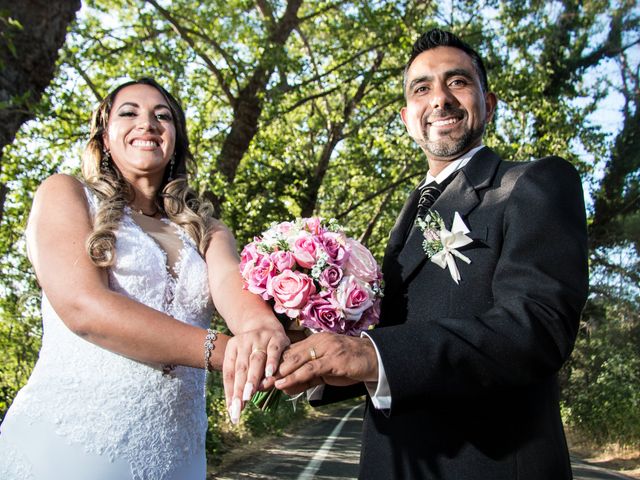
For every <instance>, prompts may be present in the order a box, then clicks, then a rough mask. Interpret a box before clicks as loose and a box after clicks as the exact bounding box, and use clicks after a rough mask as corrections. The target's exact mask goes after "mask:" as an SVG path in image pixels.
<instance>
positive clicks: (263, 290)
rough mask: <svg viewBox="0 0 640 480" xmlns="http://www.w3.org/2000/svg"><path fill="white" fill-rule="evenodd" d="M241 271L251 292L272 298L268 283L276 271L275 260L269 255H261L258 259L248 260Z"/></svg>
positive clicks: (265, 297)
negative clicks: (268, 290)
mask: <svg viewBox="0 0 640 480" xmlns="http://www.w3.org/2000/svg"><path fill="white" fill-rule="evenodd" d="M241 273H242V277H243V278H244V281H245V284H246V287H247V289H248V290H249V291H250V292H251V293H255V294H257V295H260V296H261V297H262V298H263V299H264V300H268V299H269V298H270V295H269V293H268V292H267V285H268V284H269V280H270V279H271V278H272V277H273V276H274V275H275V274H276V271H275V266H274V264H273V262H272V261H271V259H270V258H269V257H268V256H267V255H260V256H259V257H258V258H257V259H255V260H250V261H248V262H246V263H245V266H244V269H243V270H242V272H241Z"/></svg>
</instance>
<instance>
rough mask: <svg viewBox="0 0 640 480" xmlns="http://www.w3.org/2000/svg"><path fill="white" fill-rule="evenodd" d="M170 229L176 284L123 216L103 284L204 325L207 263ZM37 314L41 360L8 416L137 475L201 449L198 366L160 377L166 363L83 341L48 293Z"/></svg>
mask: <svg viewBox="0 0 640 480" xmlns="http://www.w3.org/2000/svg"><path fill="white" fill-rule="evenodd" d="M87 196H88V199H89V205H90V209H91V212H92V213H95V209H96V199H95V198H94V197H93V196H92V194H91V193H89V192H88V191H87ZM175 228H176V231H177V232H178V234H179V235H180V237H181V239H182V243H183V247H182V249H181V252H180V255H179V260H178V264H177V265H176V266H175V272H177V275H176V277H175V278H174V277H173V276H172V275H171V274H170V273H169V272H168V269H167V266H166V259H165V254H164V252H163V251H162V250H161V249H160V248H159V246H158V244H157V243H156V242H155V241H154V240H153V239H152V238H151V237H149V236H148V235H147V234H146V233H145V232H144V231H143V230H142V229H141V228H140V227H139V226H138V225H137V224H136V223H135V222H134V221H133V220H132V218H131V215H130V211H128V210H126V211H125V215H124V217H123V220H122V222H121V225H120V227H119V229H118V230H117V232H116V263H115V266H114V267H113V268H111V269H110V271H109V284H110V287H111V288H112V289H113V290H115V291H117V292H119V293H121V294H123V295H126V296H127V297H130V298H132V299H134V300H137V301H138V302H141V303H143V304H145V305H147V306H149V307H152V308H154V309H156V310H159V311H162V312H165V313H167V314H169V315H171V316H172V317H174V318H176V319H178V320H180V321H183V322H185V323H188V324H191V325H197V326H199V327H207V326H208V325H209V322H210V319H211V314H212V313H213V312H212V310H213V308H212V303H211V300H210V295H209V290H208V283H207V270H206V265H205V263H204V261H203V260H202V258H201V257H200V255H199V254H198V252H197V250H196V248H195V246H194V245H193V242H192V241H191V240H190V238H189V237H188V236H187V234H186V233H184V231H182V230H181V229H180V228H179V227H177V226H175ZM60 281H61V282H64V274H63V272H61V275H60ZM42 318H43V329H44V335H43V339H42V349H41V351H40V357H39V359H38V362H37V364H36V366H35V368H34V371H33V374H32V376H31V378H30V379H29V382H28V384H27V385H26V386H25V387H24V388H23V389H22V390H21V391H20V393H19V394H18V396H17V397H16V399H15V401H14V404H13V405H12V410H13V411H14V412H13V413H14V414H24V415H25V416H28V417H30V418H31V419H32V420H33V421H38V420H39V419H43V420H48V421H50V422H52V423H53V424H55V428H56V433H57V434H58V435H61V436H62V437H64V438H65V439H66V441H68V442H74V443H78V444H82V445H84V448H85V450H86V451H88V452H93V453H97V454H100V455H105V456H107V457H108V458H110V459H111V460H113V459H115V458H120V459H125V460H127V461H128V462H129V464H130V465H131V471H132V477H133V478H134V479H158V480H161V479H163V478H165V474H166V472H167V471H168V469H169V468H170V467H171V466H172V465H176V464H179V463H180V462H181V461H182V460H183V459H184V458H185V457H187V456H188V455H189V454H192V453H193V452H194V451H198V450H202V449H203V447H204V439H205V431H206V427H207V418H206V414H205V397H204V380H205V372H204V370H203V369H196V368H189V367H181V366H178V367H174V368H172V369H165V370H164V372H163V365H150V364H144V363H141V362H138V361H135V360H131V359H129V358H126V357H123V356H121V355H118V354H115V353H112V352H110V351H108V350H105V349H103V348H100V347H98V346H96V345H94V344H92V343H89V342H87V341H85V340H83V339H82V338H80V337H79V336H77V335H75V334H74V333H73V332H71V331H70V330H69V329H68V328H67V327H66V326H65V324H64V323H63V322H62V320H61V319H60V318H59V316H58V315H57V314H56V312H55V311H54V310H53V308H52V306H51V304H50V303H49V301H48V299H47V298H46V296H44V295H43V298H42ZM127 320H128V319H127V318H121V319H118V321H121V322H126V321H127Z"/></svg>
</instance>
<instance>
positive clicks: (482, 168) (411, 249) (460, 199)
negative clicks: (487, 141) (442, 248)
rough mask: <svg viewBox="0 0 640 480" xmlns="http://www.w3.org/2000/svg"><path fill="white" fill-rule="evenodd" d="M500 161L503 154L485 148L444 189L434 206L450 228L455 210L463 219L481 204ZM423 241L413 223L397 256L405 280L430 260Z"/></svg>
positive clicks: (420, 233)
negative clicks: (483, 194) (479, 192)
mask: <svg viewBox="0 0 640 480" xmlns="http://www.w3.org/2000/svg"><path fill="white" fill-rule="evenodd" d="M499 163H500V157H498V156H497V155H496V154H495V153H494V152H493V151H492V150H491V149H489V148H486V147H485V148H483V149H482V150H480V151H479V152H478V153H476V154H475V155H474V156H473V158H472V159H471V160H470V161H469V163H468V164H467V165H466V166H465V167H464V168H463V169H462V171H461V172H460V173H459V174H458V175H457V177H456V178H455V179H454V180H453V181H452V182H451V184H450V185H449V186H448V187H447V188H446V189H445V190H444V192H442V195H441V196H440V198H438V199H437V200H436V202H435V203H434V204H433V206H432V207H431V210H435V211H437V212H438V213H439V214H440V215H441V216H442V218H443V220H444V223H445V226H446V227H447V228H448V229H450V228H451V224H452V223H453V216H454V214H455V212H458V213H459V214H460V216H461V217H462V218H463V219H464V218H465V217H466V216H467V215H468V214H469V213H470V212H471V211H472V210H473V209H474V208H475V207H476V206H477V205H478V203H479V202H480V196H479V195H478V191H479V190H482V189H484V188H486V187H488V186H489V185H490V184H491V180H492V179H493V177H494V175H495V172H496V169H497V167H498V164H499ZM422 241H423V236H422V232H421V231H420V229H419V228H417V227H413V228H412V229H411V232H410V233H409V236H408V238H407V242H406V243H405V245H404V247H403V248H402V249H401V250H400V253H399V254H398V258H397V265H398V268H399V270H400V272H399V273H400V279H401V281H402V282H406V281H407V279H408V278H409V277H410V276H411V275H412V274H413V272H414V271H415V270H416V269H417V268H419V267H420V266H421V265H423V264H424V262H426V260H427V255H426V254H425V252H424V250H423V248H422Z"/></svg>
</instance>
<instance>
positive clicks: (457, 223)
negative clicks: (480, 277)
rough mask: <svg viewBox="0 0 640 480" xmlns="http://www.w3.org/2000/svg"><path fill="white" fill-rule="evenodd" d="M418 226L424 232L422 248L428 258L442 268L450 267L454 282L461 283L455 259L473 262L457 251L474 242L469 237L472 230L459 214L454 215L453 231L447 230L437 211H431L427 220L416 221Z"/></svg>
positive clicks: (419, 219)
mask: <svg viewBox="0 0 640 480" xmlns="http://www.w3.org/2000/svg"><path fill="white" fill-rule="evenodd" d="M416 225H417V226H418V228H419V229H420V230H422V235H423V236H424V240H423V241H422V248H423V249H424V251H425V253H426V254H427V258H429V260H431V261H432V262H433V263H435V264H436V265H438V266H439V267H440V268H447V267H448V268H449V273H450V274H451V278H453V281H454V282H456V283H459V282H460V272H459V271H458V267H457V266H456V261H455V258H454V257H458V258H459V259H460V260H462V261H463V262H465V263H471V260H470V259H469V258H468V257H466V256H465V255H463V254H462V253H460V252H459V251H458V250H456V249H457V248H460V247H464V246H465V245H469V244H470V243H471V242H473V240H472V239H471V238H469V237H468V236H467V233H469V232H470V230H469V228H468V227H467V226H466V225H465V224H464V222H463V221H462V218H461V217H460V214H459V213H458V212H456V213H455V214H454V216H453V225H452V226H451V231H449V230H447V228H446V227H445V225H444V220H443V219H442V217H441V216H440V214H439V213H438V212H436V211H435V210H433V211H430V212H429V213H428V214H427V215H426V217H425V218H418V219H416Z"/></svg>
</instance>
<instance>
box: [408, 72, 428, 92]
mask: <svg viewBox="0 0 640 480" xmlns="http://www.w3.org/2000/svg"><path fill="white" fill-rule="evenodd" d="M432 81H433V75H421V76H419V77H416V78H414V79H413V80H411V82H409V88H410V89H411V88H413V87H415V86H416V85H417V84H418V83H424V82H432Z"/></svg>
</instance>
